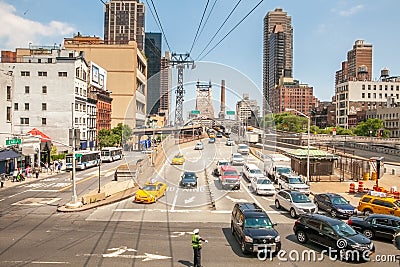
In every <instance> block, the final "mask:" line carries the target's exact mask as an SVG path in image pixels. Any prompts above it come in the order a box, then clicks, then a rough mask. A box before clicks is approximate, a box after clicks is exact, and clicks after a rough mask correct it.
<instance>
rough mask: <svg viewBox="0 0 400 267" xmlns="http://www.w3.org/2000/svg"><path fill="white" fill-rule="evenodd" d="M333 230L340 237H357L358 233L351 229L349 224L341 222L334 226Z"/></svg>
mask: <svg viewBox="0 0 400 267" xmlns="http://www.w3.org/2000/svg"><path fill="white" fill-rule="evenodd" d="M332 227H333V229H334V230H335V231H336V233H338V234H339V235H340V236H346V237H347V236H353V235H356V234H357V232H356V231H355V230H354V229H353V228H351V227H350V226H349V225H348V224H347V223H344V222H340V223H338V224H336V225H333V226H332Z"/></svg>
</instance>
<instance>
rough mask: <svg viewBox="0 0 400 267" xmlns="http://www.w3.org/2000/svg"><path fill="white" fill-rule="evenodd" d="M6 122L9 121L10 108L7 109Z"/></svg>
mask: <svg viewBox="0 0 400 267" xmlns="http://www.w3.org/2000/svg"><path fill="white" fill-rule="evenodd" d="M6 120H7V122H10V121H11V107H7V115H6Z"/></svg>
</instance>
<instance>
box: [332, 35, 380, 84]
mask: <svg viewBox="0 0 400 267" xmlns="http://www.w3.org/2000/svg"><path fill="white" fill-rule="evenodd" d="M371 80H372V44H366V43H365V42H364V40H356V41H355V43H354V45H353V49H352V50H350V51H348V52H347V61H344V62H342V68H341V69H340V70H338V71H336V77H335V84H339V83H344V82H347V81H371Z"/></svg>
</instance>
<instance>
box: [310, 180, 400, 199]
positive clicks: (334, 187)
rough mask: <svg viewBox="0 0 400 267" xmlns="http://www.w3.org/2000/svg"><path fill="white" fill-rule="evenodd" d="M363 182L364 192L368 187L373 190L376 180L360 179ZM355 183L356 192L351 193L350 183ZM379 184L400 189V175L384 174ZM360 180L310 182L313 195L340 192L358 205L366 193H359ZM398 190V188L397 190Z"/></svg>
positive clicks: (386, 188) (387, 187)
mask: <svg viewBox="0 0 400 267" xmlns="http://www.w3.org/2000/svg"><path fill="white" fill-rule="evenodd" d="M360 182H362V184H363V188H364V192H365V191H368V189H370V190H372V188H373V186H374V185H375V184H376V181H373V180H367V181H364V180H360ZM351 183H354V185H355V191H356V193H355V194H354V193H349V189H350V184H351ZM378 184H379V186H380V187H383V188H384V189H385V190H387V191H389V192H390V190H391V188H392V187H395V189H397V190H400V176H398V175H392V174H384V175H383V176H382V178H381V179H379V180H378ZM358 186H359V182H356V181H352V180H347V181H344V182H310V189H311V192H312V194H313V195H315V194H319V193H328V192H329V193H338V194H340V195H342V196H343V197H345V198H346V199H348V200H349V201H350V202H351V204H353V205H358V201H359V199H360V197H361V196H362V195H364V193H358V192H357V191H358ZM395 191H396V190H395Z"/></svg>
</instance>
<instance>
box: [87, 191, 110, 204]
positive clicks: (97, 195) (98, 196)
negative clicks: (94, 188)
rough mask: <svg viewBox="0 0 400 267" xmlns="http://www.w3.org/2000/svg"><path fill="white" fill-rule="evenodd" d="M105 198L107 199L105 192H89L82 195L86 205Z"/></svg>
mask: <svg viewBox="0 0 400 267" xmlns="http://www.w3.org/2000/svg"><path fill="white" fill-rule="evenodd" d="M104 199H106V193H105V192H100V193H93V194H88V195H84V196H83V197H82V204H83V205H86V204H90V203H94V202H97V201H101V200H104Z"/></svg>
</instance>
